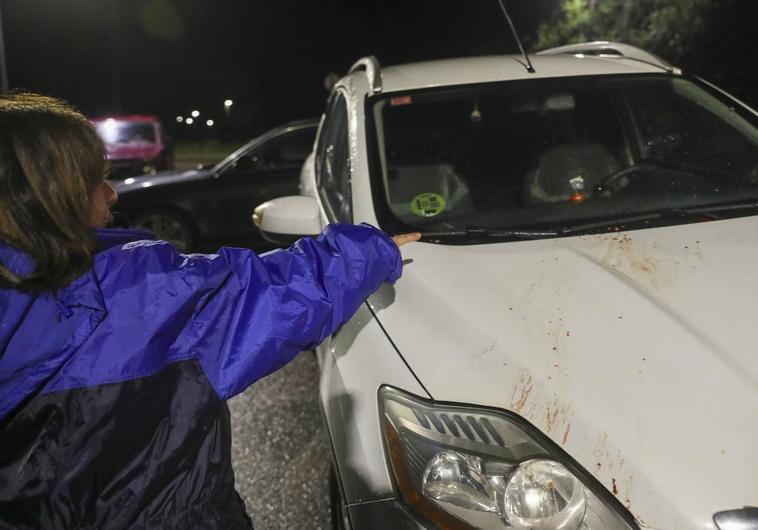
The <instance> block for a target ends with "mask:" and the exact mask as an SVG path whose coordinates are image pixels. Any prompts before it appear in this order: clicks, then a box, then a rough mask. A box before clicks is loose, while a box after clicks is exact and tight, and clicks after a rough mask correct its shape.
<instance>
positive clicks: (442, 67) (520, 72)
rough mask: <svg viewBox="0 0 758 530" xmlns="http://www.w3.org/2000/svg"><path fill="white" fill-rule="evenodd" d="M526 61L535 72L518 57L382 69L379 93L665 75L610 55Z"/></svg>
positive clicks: (533, 57)
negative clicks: (559, 79)
mask: <svg viewBox="0 0 758 530" xmlns="http://www.w3.org/2000/svg"><path fill="white" fill-rule="evenodd" d="M529 59H530V60H531V62H532V65H533V66H534V69H535V72H534V73H529V72H528V71H527V69H526V67H525V66H524V58H523V57H522V56H520V55H492V56H484V57H466V58H459V59H442V60H436V61H426V62H419V63H410V64H402V65H397V66H387V67H383V68H382V69H381V79H382V92H398V91H406V90H415V89H421V88H431V87H437V86H452V85H466V84H475V83H488V82H497V81H511V80H518V79H545V78H555V77H573V76H582V75H618V74H645V73H649V74H664V73H667V70H666V69H664V68H661V67H660V66H657V65H654V64H649V63H646V62H642V61H639V60H635V59H629V58H625V57H620V56H613V55H599V56H598V55H581V54H577V55H530V56H529Z"/></svg>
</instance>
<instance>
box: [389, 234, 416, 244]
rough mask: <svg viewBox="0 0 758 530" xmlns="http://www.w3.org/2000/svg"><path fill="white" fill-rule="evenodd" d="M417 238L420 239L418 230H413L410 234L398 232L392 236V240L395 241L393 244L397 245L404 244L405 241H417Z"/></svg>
mask: <svg viewBox="0 0 758 530" xmlns="http://www.w3.org/2000/svg"><path fill="white" fill-rule="evenodd" d="M419 239H421V233H420V232H413V233H410V234H398V235H396V236H392V240H393V241H394V242H395V244H396V245H397V246H398V247H401V246H403V245H405V244H406V243H410V242H411V241H418V240H419Z"/></svg>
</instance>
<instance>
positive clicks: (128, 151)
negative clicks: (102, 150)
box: [90, 115, 174, 178]
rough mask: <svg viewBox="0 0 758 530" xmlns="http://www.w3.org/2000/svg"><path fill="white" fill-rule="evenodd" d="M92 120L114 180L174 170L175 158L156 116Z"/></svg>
mask: <svg viewBox="0 0 758 530" xmlns="http://www.w3.org/2000/svg"><path fill="white" fill-rule="evenodd" d="M90 121H92V123H93V124H94V125H95V128H96V129H97V133H98V134H99V135H100V137H101V138H102V139H103V141H104V142H105V146H106V149H107V151H108V160H110V163H111V176H112V177H115V178H123V177H129V176H134V175H142V174H145V173H155V172H156V171H163V170H164V169H171V168H173V166H174V157H173V154H172V152H171V148H170V146H169V145H168V144H167V141H166V137H165V135H164V134H163V128H162V127H161V122H160V120H158V118H157V117H156V116H149V115H131V116H99V117H95V118H90Z"/></svg>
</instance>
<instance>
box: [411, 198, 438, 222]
mask: <svg viewBox="0 0 758 530" xmlns="http://www.w3.org/2000/svg"><path fill="white" fill-rule="evenodd" d="M445 206H447V203H446V202H445V198H444V197H443V196H442V195H437V194H436V193H422V194H421V195H416V196H415V197H414V198H413V200H412V201H411V211H412V212H413V213H414V214H415V215H418V216H419V217H434V216H435V215H439V214H440V213H442V212H443V211H444V210H445Z"/></svg>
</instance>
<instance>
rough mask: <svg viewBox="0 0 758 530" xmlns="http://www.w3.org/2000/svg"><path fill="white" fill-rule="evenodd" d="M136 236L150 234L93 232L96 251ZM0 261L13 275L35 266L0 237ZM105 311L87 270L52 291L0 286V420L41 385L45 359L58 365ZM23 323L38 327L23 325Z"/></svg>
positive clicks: (94, 325)
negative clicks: (14, 288)
mask: <svg viewBox="0 0 758 530" xmlns="http://www.w3.org/2000/svg"><path fill="white" fill-rule="evenodd" d="M140 239H154V236H152V235H150V234H148V233H146V232H141V231H137V230H112V229H107V230H98V231H97V240H98V248H99V251H103V250H107V249H108V248H111V247H114V246H116V245H122V244H124V243H127V242H129V241H135V240H140ZM0 262H2V263H3V265H5V266H6V267H8V268H9V269H10V270H12V271H13V272H15V273H17V274H18V273H20V274H28V273H30V272H31V271H32V270H33V269H34V260H33V259H32V258H31V257H29V256H28V255H26V254H25V253H23V252H21V251H20V250H18V249H17V248H15V247H12V246H11V245H8V244H6V243H3V242H1V241H0ZM105 315H106V307H105V303H104V301H103V296H102V294H101V292H100V286H99V283H98V280H97V277H96V276H95V274H94V272H93V271H92V270H90V271H88V272H86V273H85V274H83V275H82V276H80V277H79V278H77V279H76V280H74V281H73V282H72V283H71V284H70V285H68V286H66V287H65V288H63V289H60V290H58V291H56V292H44V293H36V294H35V293H25V292H20V291H15V290H12V289H2V290H0V421H2V419H3V418H4V417H5V416H6V415H7V414H8V413H9V412H10V411H11V410H13V409H14V408H16V406H17V405H18V404H19V403H21V402H22V401H24V399H26V397H27V396H29V395H31V394H33V393H34V392H36V391H37V390H39V388H40V387H41V386H43V385H44V384H45V381H46V380H47V379H48V378H49V374H50V370H49V369H48V367H47V366H46V365H47V363H51V362H52V363H55V364H56V366H63V364H64V363H65V362H66V360H67V359H68V355H70V354H71V353H73V352H74V351H76V349H77V348H78V346H79V345H80V344H82V343H83V342H84V341H85V340H86V339H87V337H89V335H90V334H91V333H92V331H93V330H94V329H95V327H97V325H98V323H99V322H100V321H101V320H102V319H103V318H105ZM22 322H38V323H39V325H38V326H30V325H25V326H22V325H21V324H22ZM43 323H54V324H52V325H51V326H49V325H47V324H43ZM10 352H15V354H11V353H10ZM43 368H44V369H43ZM53 372H54V370H53ZM42 374H45V376H44V377H42Z"/></svg>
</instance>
